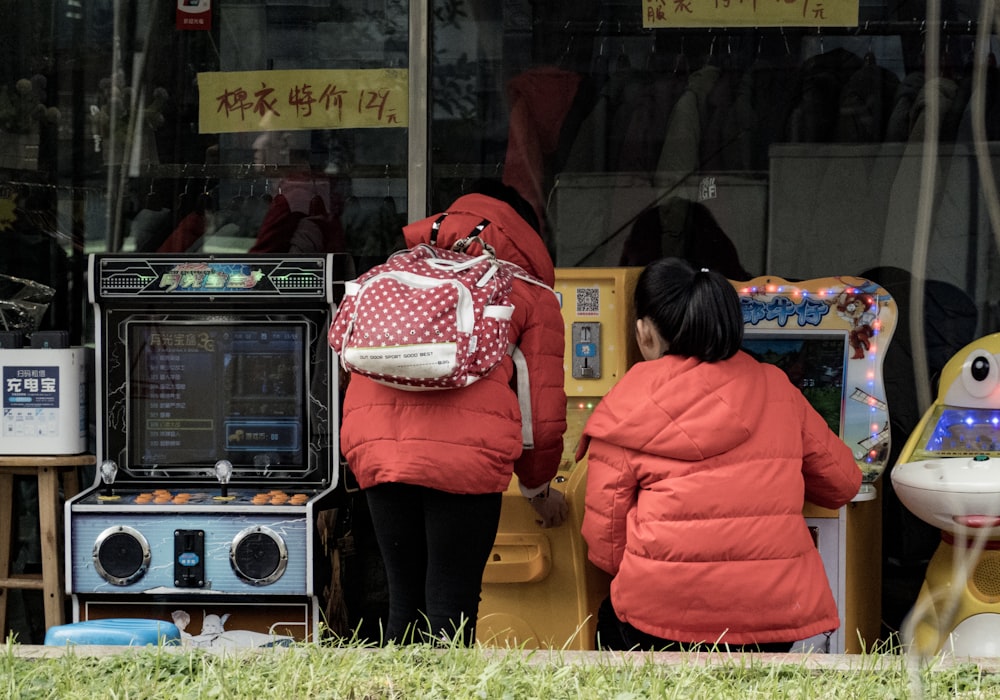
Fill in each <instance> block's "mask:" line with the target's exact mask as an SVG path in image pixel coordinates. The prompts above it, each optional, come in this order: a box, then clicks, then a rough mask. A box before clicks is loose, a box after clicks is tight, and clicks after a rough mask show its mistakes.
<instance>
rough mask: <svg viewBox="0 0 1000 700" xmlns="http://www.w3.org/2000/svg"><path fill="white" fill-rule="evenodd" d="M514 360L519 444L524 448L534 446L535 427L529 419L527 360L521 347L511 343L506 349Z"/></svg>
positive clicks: (529, 400)
mask: <svg viewBox="0 0 1000 700" xmlns="http://www.w3.org/2000/svg"><path fill="white" fill-rule="evenodd" d="M508 352H509V353H510V357H511V359H512V360H513V361H514V370H515V372H514V374H515V377H516V382H517V384H516V386H517V389H516V392H517V403H518V405H519V406H520V407H521V444H522V446H523V447H524V449H526V450H532V449H534V448H535V427H534V423H532V419H531V380H530V379H529V377H528V361H527V359H526V358H525V357H524V353H523V352H521V348H519V347H517V346H516V345H511V346H510V348H509V349H508Z"/></svg>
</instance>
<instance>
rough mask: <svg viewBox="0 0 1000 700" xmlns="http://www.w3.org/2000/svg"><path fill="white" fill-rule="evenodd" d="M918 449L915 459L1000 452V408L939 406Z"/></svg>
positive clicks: (992, 454)
mask: <svg viewBox="0 0 1000 700" xmlns="http://www.w3.org/2000/svg"><path fill="white" fill-rule="evenodd" d="M918 444H919V445H922V447H918V448H917V449H916V450H914V457H913V459H914V460H920V459H933V458H939V457H973V456H975V455H979V454H987V455H991V456H995V455H996V453H997V452H1000V410H997V409H994V408H956V407H948V406H938V407H937V408H936V409H935V410H934V414H933V416H932V417H931V419H930V420H929V421H928V422H927V426H926V427H925V428H924V431H923V433H922V434H921V436H920V442H919V443H918Z"/></svg>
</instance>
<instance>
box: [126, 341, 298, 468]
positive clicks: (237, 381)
mask: <svg viewBox="0 0 1000 700" xmlns="http://www.w3.org/2000/svg"><path fill="white" fill-rule="evenodd" d="M127 342H128V359H129V374H128V381H127V391H128V397H127V402H126V403H127V410H128V414H129V421H128V424H129V426H130V429H129V434H128V436H127V445H128V447H127V452H128V462H129V464H130V465H132V466H133V467H138V468H145V469H156V468H167V469H169V468H171V467H199V466H209V467H210V466H212V465H214V464H215V462H216V461H217V460H220V459H228V460H229V461H230V462H232V464H233V466H234V468H236V469H253V470H255V471H263V470H268V469H272V468H273V469H281V470H283V471H284V470H293V471H294V470H298V469H303V468H304V466H305V464H306V462H307V461H308V455H307V447H306V444H307V440H308V437H309V436H308V434H307V430H308V417H307V398H306V397H307V394H308V391H307V387H308V381H309V380H308V377H307V376H306V375H307V367H308V347H309V337H308V328H307V326H306V324H305V323H287V322H286V323H279V324H270V323H267V324H265V323H239V322H235V323H232V322H229V323H227V322H223V323H218V324H210V323H156V322H150V323H145V322H141V323H132V324H129V326H128V341H127Z"/></svg>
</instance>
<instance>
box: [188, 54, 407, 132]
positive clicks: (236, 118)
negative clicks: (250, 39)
mask: <svg viewBox="0 0 1000 700" xmlns="http://www.w3.org/2000/svg"><path fill="white" fill-rule="evenodd" d="M408 75H409V73H408V71H407V70H406V69H399V68H385V69H363V70H269V71H234V72H229V73H199V74H198V96H199V100H198V102H199V107H198V128H199V130H200V132H201V133H203V134H221V133H236V132H249V131H291V130H298V129H372V128H385V127H405V126H406V125H407V119H408V111H409V109H408V108H409V98H408Z"/></svg>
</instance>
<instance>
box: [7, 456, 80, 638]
mask: <svg viewBox="0 0 1000 700" xmlns="http://www.w3.org/2000/svg"><path fill="white" fill-rule="evenodd" d="M95 461H96V458H95V457H94V455H86V454H78V455H23V456H21V455H19V456H6V455H0V510H2V511H5V513H6V514H4V513H0V634H3V635H4V639H3V640H0V642H2V641H4V640H6V634H7V632H6V629H7V600H8V597H9V596H7V595H5V594H6V592H7V589H31V590H40V591H42V592H43V595H44V598H45V627H46V629H48V628H49V627H52V626H54V625H61V624H63V622H64V621H65V617H66V613H65V595H66V592H65V589H64V579H63V557H62V553H61V549H62V545H63V533H62V527H61V524H62V507H61V504H60V502H59V477H60V476H62V485H63V494H64V496H65V498H66V499H67V500H68V499H70V498H72V497H73V496H75V495H76V494H77V493H78V492H79V490H80V479H79V476H78V475H77V468H78V467H84V466H88V465H91V464H94V463H95ZM15 476H33V477H35V478H36V479H37V480H38V534H39V537H40V538H41V550H42V573H41V574H11V572H10V564H11V562H10V553H11V549H12V548H13V546H12V545H13V542H12V539H13V537H14V528H13V519H14V477H15Z"/></svg>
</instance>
